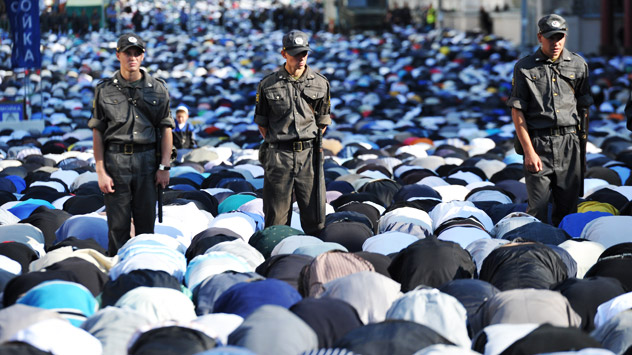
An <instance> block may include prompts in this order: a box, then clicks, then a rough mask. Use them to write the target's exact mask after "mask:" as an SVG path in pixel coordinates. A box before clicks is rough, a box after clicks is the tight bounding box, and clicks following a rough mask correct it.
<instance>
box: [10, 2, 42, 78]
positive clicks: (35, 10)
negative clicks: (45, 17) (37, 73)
mask: <svg viewBox="0 0 632 355" xmlns="http://www.w3.org/2000/svg"><path fill="white" fill-rule="evenodd" d="M5 4H6V5H7V12H8V13H9V23H10V24H11V40H12V42H13V52H12V53H11V67H12V68H41V67H42V55H41V53H40V22H39V1H38V0H5Z"/></svg>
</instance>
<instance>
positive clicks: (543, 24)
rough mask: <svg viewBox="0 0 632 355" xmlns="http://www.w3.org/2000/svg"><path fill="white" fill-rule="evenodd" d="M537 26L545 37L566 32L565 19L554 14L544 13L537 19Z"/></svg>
mask: <svg viewBox="0 0 632 355" xmlns="http://www.w3.org/2000/svg"><path fill="white" fill-rule="evenodd" d="M538 28H539V29H540V33H541V34H542V36H544V37H545V38H550V37H551V36H553V35H554V34H556V33H563V34H566V31H567V30H568V28H567V26H566V20H565V19H564V18H563V17H562V16H560V15H556V14H551V15H546V16H544V17H542V18H541V19H540V21H538Z"/></svg>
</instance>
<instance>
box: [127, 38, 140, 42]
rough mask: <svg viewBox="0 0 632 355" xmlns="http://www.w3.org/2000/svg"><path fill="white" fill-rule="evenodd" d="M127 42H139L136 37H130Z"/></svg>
mask: <svg viewBox="0 0 632 355" xmlns="http://www.w3.org/2000/svg"><path fill="white" fill-rule="evenodd" d="M127 40H128V41H129V43H136V42H138V40H137V39H136V37H132V36H129V37H128V38H127Z"/></svg>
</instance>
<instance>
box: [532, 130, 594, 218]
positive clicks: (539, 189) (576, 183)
mask: <svg viewBox="0 0 632 355" xmlns="http://www.w3.org/2000/svg"><path fill="white" fill-rule="evenodd" d="M532 143H533V148H534V149H535V152H536V153H537V154H538V155H539V156H540V160H542V170H541V171H539V172H537V173H531V172H529V171H527V169H526V168H524V167H523V170H524V174H525V183H526V187H527V193H528V195H529V204H528V208H527V213H529V214H530V215H532V216H534V217H536V218H538V219H539V220H541V221H542V222H545V223H546V222H548V203H549V200H550V199H551V197H552V198H553V209H552V213H551V222H552V224H553V225H554V226H556V227H557V226H558V225H559V223H560V222H561V221H562V219H563V218H564V216H566V215H567V214H570V213H575V212H577V202H578V200H579V196H580V195H583V191H579V189H580V186H581V184H580V179H581V178H582V177H581V159H580V148H579V137H578V136H577V134H574V133H570V134H564V135H554V136H535V137H532Z"/></svg>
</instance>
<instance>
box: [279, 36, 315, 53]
mask: <svg viewBox="0 0 632 355" xmlns="http://www.w3.org/2000/svg"><path fill="white" fill-rule="evenodd" d="M283 50H284V51H285V53H287V54H289V55H291V56H295V55H297V54H299V53H301V52H307V51H310V50H311V49H310V48H309V38H308V37H307V34H305V33H304V32H301V31H298V30H292V31H290V32H288V33H286V34H285V35H284V36H283Z"/></svg>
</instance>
